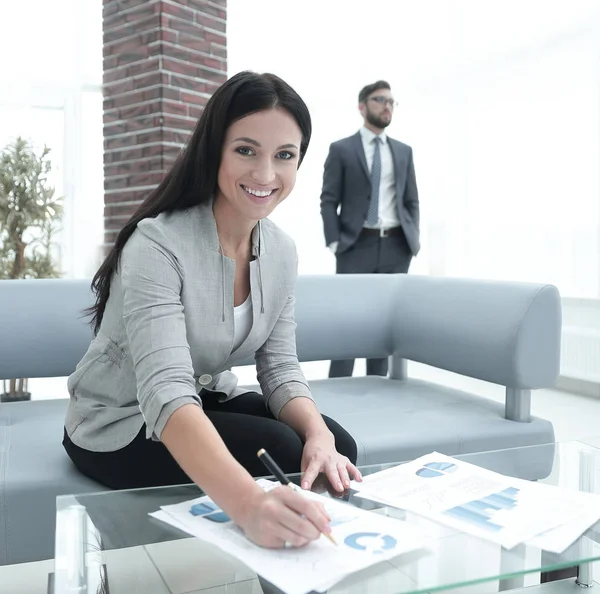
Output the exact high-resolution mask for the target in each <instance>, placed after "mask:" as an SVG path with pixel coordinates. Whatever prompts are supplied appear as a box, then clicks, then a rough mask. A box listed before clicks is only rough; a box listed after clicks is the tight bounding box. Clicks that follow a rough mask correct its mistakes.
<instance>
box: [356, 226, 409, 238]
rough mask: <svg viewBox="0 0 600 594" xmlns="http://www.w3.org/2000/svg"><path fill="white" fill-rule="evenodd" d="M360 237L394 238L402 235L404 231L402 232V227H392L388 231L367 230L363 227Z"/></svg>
mask: <svg viewBox="0 0 600 594" xmlns="http://www.w3.org/2000/svg"><path fill="white" fill-rule="evenodd" d="M361 233H362V235H377V236H378V237H394V236H396V235H402V234H403V233H404V231H402V227H400V226H398V227H392V228H390V229H368V228H367V227H363V229H362V232H361Z"/></svg>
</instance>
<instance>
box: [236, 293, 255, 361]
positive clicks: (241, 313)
mask: <svg viewBox="0 0 600 594" xmlns="http://www.w3.org/2000/svg"><path fill="white" fill-rule="evenodd" d="M251 297H252V293H249V294H248V297H247V299H246V301H244V303H242V304H241V305H238V306H237V307H234V308H233V350H234V351H235V350H236V349H237V348H238V347H239V346H240V345H241V344H242V343H243V342H244V340H246V338H248V334H250V330H251V329H252V299H251Z"/></svg>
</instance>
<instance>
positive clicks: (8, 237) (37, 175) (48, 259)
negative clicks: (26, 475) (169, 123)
mask: <svg viewBox="0 0 600 594" xmlns="http://www.w3.org/2000/svg"><path fill="white" fill-rule="evenodd" d="M49 153H50V149H49V148H48V147H44V148H43V150H42V151H41V152H40V153H39V154H38V153H37V152H36V150H35V148H34V146H33V144H32V143H31V142H29V141H27V140H25V139H23V138H21V137H18V138H17V139H16V140H15V141H13V142H11V143H9V144H8V145H7V146H5V147H4V149H2V152H1V153H0V279H19V278H58V277H59V276H61V274H60V272H59V270H58V268H57V267H56V264H55V258H53V254H52V250H53V247H54V243H53V237H54V234H55V233H56V232H57V231H58V226H57V225H58V222H59V220H60V218H61V216H62V197H57V196H55V195H54V188H53V187H52V186H51V185H50V184H49V182H48V175H49V174H50V172H51V170H52V163H51V161H50V159H49V158H48V154H49ZM0 332H1V329H0ZM30 399H31V394H30V393H29V391H28V389H27V379H26V378H21V379H11V380H3V392H2V393H1V394H0V401H2V402H8V401H10V402H13V401H16V400H30Z"/></svg>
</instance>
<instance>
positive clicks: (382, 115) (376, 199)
mask: <svg viewBox="0 0 600 594" xmlns="http://www.w3.org/2000/svg"><path fill="white" fill-rule="evenodd" d="M395 106H396V102H395V101H394V98H393V97H392V92H391V89H390V85H389V84H388V83H387V82H386V81H383V80H380V81H377V82H376V83H373V84H371V85H367V86H366V87H365V88H364V89H362V91H361V92H360V93H359V95H358V109H359V111H360V113H361V115H362V117H363V120H364V125H363V127H362V128H361V129H360V130H359V131H358V132H357V133H356V134H354V135H353V136H350V137H349V138H344V139H342V140H338V141H337V142H334V143H333V144H332V145H331V146H330V148H329V155H328V157H327V160H326V161H325V170H324V173H323V190H322V193H321V215H322V217H323V224H324V228H325V241H326V244H327V246H328V247H329V248H330V249H331V251H333V253H334V254H335V256H336V261H337V262H336V272H337V273H338V274H360V273H363V274H373V273H406V272H408V268H409V265H410V261H411V259H412V257H413V256H416V255H417V253H418V252H419V247H420V244H419V197H418V193H417V183H416V179H415V168H414V164H413V156H412V149H411V148H410V146H408V145H406V144H403V143H401V142H399V141H397V140H394V139H392V138H389V137H388V136H387V135H386V133H385V129H386V128H387V127H388V126H389V125H390V123H391V122H392V113H393V111H394V107H395ZM365 306H368V304H365ZM353 368H354V359H348V360H344V361H332V362H331V367H330V370H329V377H348V376H351V375H352V370H353ZM387 370H388V361H387V359H368V360H367V375H387Z"/></svg>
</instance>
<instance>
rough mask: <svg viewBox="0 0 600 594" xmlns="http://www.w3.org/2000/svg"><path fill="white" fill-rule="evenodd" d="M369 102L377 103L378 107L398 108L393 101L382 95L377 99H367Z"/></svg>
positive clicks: (396, 103)
mask: <svg viewBox="0 0 600 594" xmlns="http://www.w3.org/2000/svg"><path fill="white" fill-rule="evenodd" d="M369 101H375V102H376V103H379V105H389V106H390V107H398V102H397V101H394V99H388V98H387V97H383V96H382V95H378V96H377V97H369Z"/></svg>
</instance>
